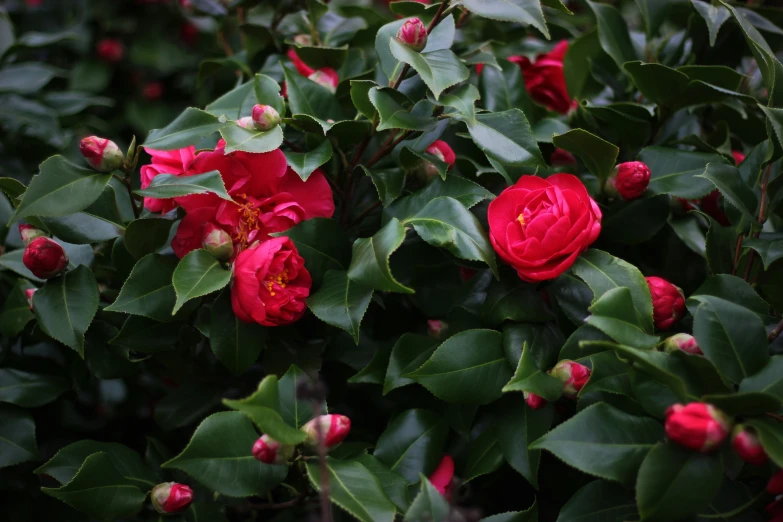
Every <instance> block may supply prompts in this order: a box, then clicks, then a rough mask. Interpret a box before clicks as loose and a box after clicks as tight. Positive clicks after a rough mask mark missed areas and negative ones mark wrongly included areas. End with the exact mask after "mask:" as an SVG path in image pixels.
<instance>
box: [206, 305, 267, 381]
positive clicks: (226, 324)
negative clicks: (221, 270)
mask: <svg viewBox="0 0 783 522" xmlns="http://www.w3.org/2000/svg"><path fill="white" fill-rule="evenodd" d="M266 334H267V329H266V328H264V327H263V326H261V325H259V324H255V323H252V324H249V323H244V322H242V321H240V320H239V319H238V318H237V316H236V315H234V311H233V310H232V308H231V292H230V291H229V290H224V291H222V292H221V293H220V295H219V296H218V298H217V299H215V301H214V302H213V303H212V308H211V309H210V332H209V342H210V346H211V347H212V352H213V353H214V354H215V356H216V357H217V358H218V360H219V361H220V362H221V363H223V365H224V366H225V367H226V368H228V369H229V370H231V372H232V373H234V374H235V375H240V374H242V373H244V372H245V371H247V370H248V369H249V368H250V367H251V366H252V365H253V363H254V362H256V359H258V355H259V354H260V353H261V350H263V349H264V343H265V341H266Z"/></svg>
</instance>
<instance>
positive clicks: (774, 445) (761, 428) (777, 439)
mask: <svg viewBox="0 0 783 522" xmlns="http://www.w3.org/2000/svg"><path fill="white" fill-rule="evenodd" d="M745 423H746V424H747V425H748V426H750V427H752V428H753V429H755V430H756V435H758V437H759V440H760V441H761V445H762V446H764V451H766V453H767V455H769V458H770V459H771V460H772V462H774V463H775V464H777V465H778V466H781V465H783V429H781V425H780V422H779V421H778V420H776V419H764V418H762V419H747V420H746V421H745Z"/></svg>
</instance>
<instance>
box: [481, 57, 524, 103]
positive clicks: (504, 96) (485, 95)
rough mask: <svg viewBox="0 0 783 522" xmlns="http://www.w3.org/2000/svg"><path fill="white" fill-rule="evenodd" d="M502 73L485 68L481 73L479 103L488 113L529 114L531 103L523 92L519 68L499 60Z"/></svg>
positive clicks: (492, 68)
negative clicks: (516, 110)
mask: <svg viewBox="0 0 783 522" xmlns="http://www.w3.org/2000/svg"><path fill="white" fill-rule="evenodd" d="M500 66H501V68H502V71H498V70H497V69H495V68H494V67H486V68H484V70H483V71H482V72H481V78H480V80H481V83H480V90H481V103H482V105H483V106H484V107H485V108H486V109H487V110H489V111H492V112H501V111H508V110H511V109H522V111H523V112H526V113H528V114H530V112H531V111H532V109H533V102H532V101H531V100H530V97H529V96H528V94H527V91H526V90H525V84H524V80H523V79H522V75H521V74H519V66H518V65H517V64H515V63H511V62H509V61H508V60H501V61H500Z"/></svg>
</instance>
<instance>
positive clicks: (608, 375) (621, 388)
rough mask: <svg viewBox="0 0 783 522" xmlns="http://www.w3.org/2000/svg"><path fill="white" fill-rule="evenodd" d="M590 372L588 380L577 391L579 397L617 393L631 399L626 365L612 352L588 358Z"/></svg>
mask: <svg viewBox="0 0 783 522" xmlns="http://www.w3.org/2000/svg"><path fill="white" fill-rule="evenodd" d="M590 366H591V367H592V371H591V373H590V379H589V380H588V381H587V384H585V385H584V388H582V389H581V390H580V391H579V396H580V397H581V396H583V395H585V394H587V393H589V392H608V393H618V394H621V395H627V396H628V397H633V390H632V389H631V381H630V376H629V375H628V368H629V366H628V364H627V363H626V362H624V361H621V360H620V359H619V358H618V357H617V355H615V353H614V352H611V351H607V352H601V353H596V354H593V355H591V356H590Z"/></svg>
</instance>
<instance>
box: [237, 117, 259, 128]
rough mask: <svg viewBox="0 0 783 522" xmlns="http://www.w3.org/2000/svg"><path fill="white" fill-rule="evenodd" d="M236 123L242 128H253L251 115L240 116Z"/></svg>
mask: <svg viewBox="0 0 783 522" xmlns="http://www.w3.org/2000/svg"><path fill="white" fill-rule="evenodd" d="M237 125H239V126H240V127H242V128H243V129H254V128H255V125H254V124H253V117H252V116H242V117H241V118H239V119H238V120H237Z"/></svg>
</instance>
